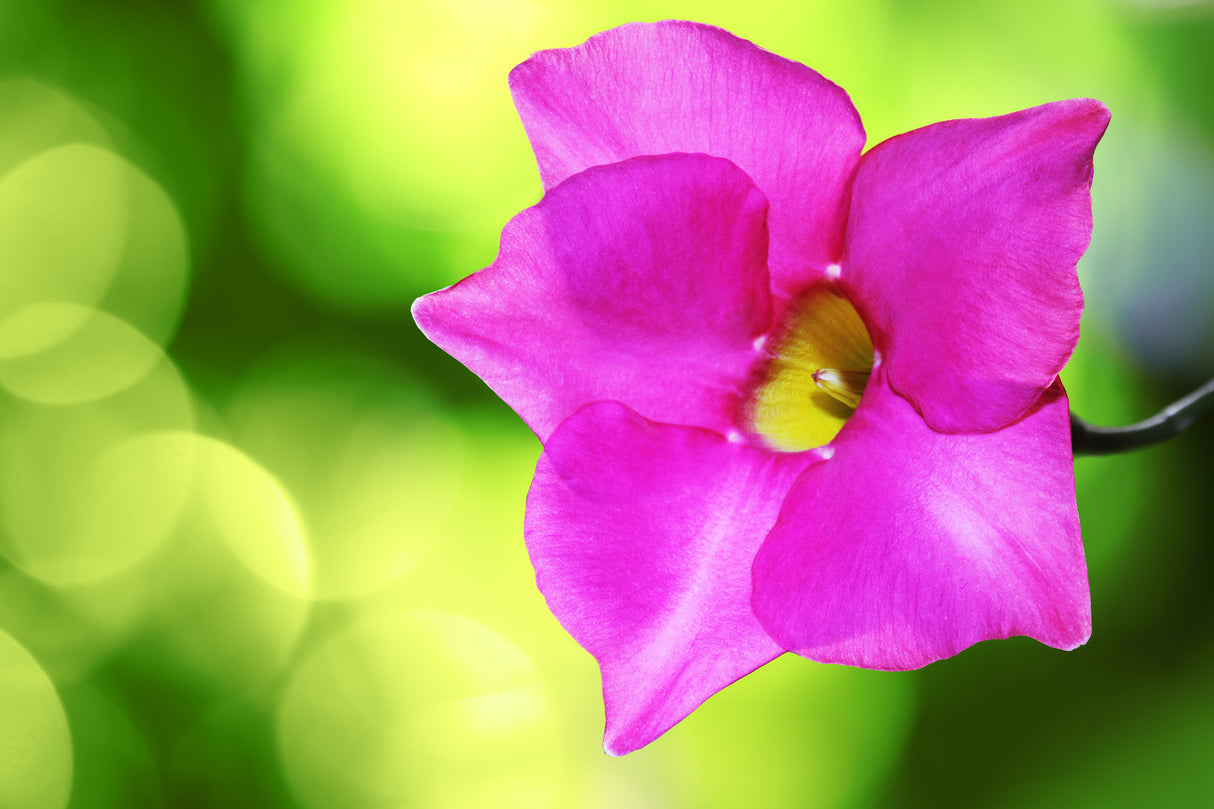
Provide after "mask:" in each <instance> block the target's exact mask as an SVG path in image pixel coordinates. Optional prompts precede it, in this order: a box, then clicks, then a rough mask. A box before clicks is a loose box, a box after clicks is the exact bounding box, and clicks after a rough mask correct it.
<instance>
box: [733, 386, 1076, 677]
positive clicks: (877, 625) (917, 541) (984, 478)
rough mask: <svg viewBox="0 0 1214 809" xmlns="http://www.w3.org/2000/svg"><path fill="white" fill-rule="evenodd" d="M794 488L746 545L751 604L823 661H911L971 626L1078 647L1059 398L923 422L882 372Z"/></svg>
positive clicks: (778, 631) (1063, 410)
mask: <svg viewBox="0 0 1214 809" xmlns="http://www.w3.org/2000/svg"><path fill="white" fill-rule="evenodd" d="M879 382H880V383H881V384H880V385H879V386H878V389H877V390H876V391H874V392H873V393H872V394H871V395H870V396H866V398H865V400H864V402H863V403H862V404H861V405H860V409H859V410H857V411H856V414H855V416H853V417H852V420H851V421H849V422H848V423H847V425H846V426H845V427H844V428H843V432H841V433H840V434H839V437H838V438H837V439H836V440H835V444H834V446H835V455H834V457H833V458H831V459H830V460H829V461H826V462H825V463H821V464H818V465H816V466H814V467H812V468H810V469H808V470H806V472H805V473H804V474H803V475H802V476H801V478H800V480H798V481H797V483H796V485H795V486H794V487H793V488H792V491H791V492H789V495H788V498H787V500H786V501H785V504H784V508H783V510H782V511H781V512H780V520H779V522H778V523H777V525H776V527H775V528H774V529H773V530H772V532H771V535H770V536H769V537H768V539H767V541H766V542H765V543H764V544H763V547H762V549H761V550H760V551H759V553H758V555H757V557H756V558H755V564H754V597H753V604H754V608H755V613H756V615H758V617H759V620H760V621H762V622H763V626H764V627H766V628H767V630H768V632H770V633H771V636H772V637H773V638H775V640H776V641H777V642H778V643H780V644H782V645H783V646H784V648H786V649H788V650H790V651H794V652H796V653H798V654H800V655H804V656H805V657H808V658H811V659H813V660H818V661H821V662H825V663H846V664H848V665H852V666H863V667H865V668H876V669H913V668H918V667H920V666H924V665H927V664H928V663H931V662H932V661H934V660H939V659H940V658H944V657H948V656H950V655H954V654H956V653H958V652H960V651H961V650H962V649H964V648H966V647H967V646H970V645H971V644H974V643H976V642H978V641H980V640H986V639H989V638H1006V637H1009V636H1012V635H1028V636H1030V637H1033V638H1036V639H1037V640H1039V641H1041V642H1042V643H1045V644H1048V645H1050V646H1054V647H1057V648H1060V649H1073V648H1075V647H1076V646H1079V645H1080V644H1082V643H1084V642H1085V641H1086V640H1087V639H1088V636H1089V635H1090V634H1091V609H1090V603H1089V596H1088V583H1087V572H1086V569H1085V565H1084V558H1083V545H1082V543H1081V541H1080V536H1079V517H1078V514H1077V512H1076V509H1075V478H1074V470H1073V461H1072V457H1071V450H1070V447H1071V444H1070V425H1069V416H1068V410H1067V399H1066V395H1065V393H1063V391H1062V386H1061V385H1059V384H1057V383H1055V386H1054V387H1052V388H1050V390H1048V391H1047V392H1046V393H1045V394H1043V395H1042V397H1041V399H1040V400H1039V402H1038V403H1037V405H1036V407H1034V409H1033V410H1032V411H1031V412H1030V413H1029V414H1028V415H1026V416H1025V417H1024V418H1023V419H1022V420H1020V421H1018V422H1016V423H1015V424H1012V425H1010V426H1008V427H1007V428H1005V429H1003V430H1000V431H998V432H995V433H985V434H978V435H949V434H944V433H938V432H935V431H933V430H931V429H929V428H928V426H927V425H926V424H924V423H923V420H922V419H921V418H920V417H919V416H918V415H917V414H916V413H915V411H914V410H913V409H912V408H911V406H910V404H909V403H907V402H906V401H905V400H904V399H902V398H901V397H899V396H897V395H896V394H894V393H893V392H892V391H890V390H889V389H888V388H887V387H885V385H884V381H883V380H878V379H876V378H874V380H873V382H872V383H870V385H869V388H870V390H871V389H872V388H873V387H874V385H878V383H879Z"/></svg>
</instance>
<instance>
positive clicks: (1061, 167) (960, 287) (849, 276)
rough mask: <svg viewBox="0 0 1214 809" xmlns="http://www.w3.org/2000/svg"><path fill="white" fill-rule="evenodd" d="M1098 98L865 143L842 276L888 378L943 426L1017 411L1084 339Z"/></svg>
mask: <svg viewBox="0 0 1214 809" xmlns="http://www.w3.org/2000/svg"><path fill="white" fill-rule="evenodd" d="M1108 121H1109V113H1108V110H1106V109H1105V107H1104V105H1102V104H1100V103H1099V102H1098V101H1091V100H1084V99H1081V100H1076V101H1060V102H1058V103H1055V104H1047V105H1045V106H1042V107H1035V108H1033V109H1029V110H1024V111H1022V112H1017V113H1013V114H1011V115H1004V116H1002V117H999V118H987V119H976V120H964V121H945V122H944V123H940V124H935V125H933V126H928V127H924V128H923V129H918V130H915V131H914V132H909V133H907V134H905V135H900V136H898V137H896V138H892V139H890V140H888V141H885V142H884V143H882V144H880V145H879V146H877V147H876V148H874V149H873V150H872V151H870V152H868V153H867V154H866V155H865V156H864V158H863V160H861V163H860V169H859V171H858V173H857V175H856V181H855V186H854V188H853V196H852V209H851V217H850V220H849V222H848V230H847V248H846V254H845V258H844V261H843V282H844V284H845V285H847V288H848V289H849V290H850V291H851V293H852V295H853V297H854V298H856V299H857V300H858V301H859V303H860V306H861V308H862V309H864V310H865V316H866V318H867V319H868V321H869V328H870V330H872V331H874V332H875V335H874V338H875V341H876V343H877V346H878V348H879V349H880V350H881V351H882V352H883V355H884V357H885V360H886V362H887V370H888V373H889V382H890V385H891V386H892V387H893V388H894V390H896V391H898V392H899V393H901V394H902V395H904V396H906V397H907V398H909V399H910V400H911V401H912V402H913V403H914V404H915V407H916V408H917V409H918V410H919V411H920V413H922V414H923V418H924V419H926V420H927V423H928V424H930V425H931V426H932V427H934V428H935V429H937V430H944V431H947V432H972V431H984V430H993V429H997V428H999V427H1002V426H1003V425H1005V424H1008V423H1010V422H1011V421H1013V420H1015V419H1016V418H1018V417H1019V416H1020V415H1021V414H1023V413H1024V412H1025V411H1026V410H1027V409H1028V408H1029V407H1030V406H1032V404H1033V402H1035V401H1036V400H1037V397H1038V396H1039V395H1040V394H1041V391H1042V390H1044V389H1045V388H1046V387H1047V386H1048V385H1049V384H1050V382H1052V381H1053V379H1054V377H1055V376H1056V375H1057V374H1058V372H1059V370H1061V368H1062V366H1063V365H1064V364H1065V363H1066V361H1067V359H1068V358H1069V357H1070V355H1071V351H1072V350H1073V349H1074V347H1075V342H1076V340H1078V339H1079V315H1080V313H1081V312H1082V310H1083V295H1082V293H1081V292H1080V290H1079V281H1078V279H1077V277H1076V274H1075V264H1076V263H1077V262H1078V261H1079V257H1080V256H1081V255H1083V251H1084V250H1085V249H1087V245H1088V240H1089V238H1090V236H1091V231H1092V213H1091V210H1092V206H1091V196H1090V193H1089V188H1090V186H1091V181H1092V152H1093V150H1094V149H1095V148H1096V143H1097V141H1099V140H1100V136H1101V135H1102V134H1103V133H1104V129H1105V127H1106V126H1107V125H1108Z"/></svg>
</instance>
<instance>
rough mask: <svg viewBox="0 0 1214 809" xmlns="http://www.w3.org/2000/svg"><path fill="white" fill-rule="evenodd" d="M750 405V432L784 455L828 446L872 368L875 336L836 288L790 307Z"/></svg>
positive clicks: (823, 288)
mask: <svg viewBox="0 0 1214 809" xmlns="http://www.w3.org/2000/svg"><path fill="white" fill-rule="evenodd" d="M767 349H768V352H769V353H770V355H771V356H770V359H769V361H768V363H767V365H766V367H765V368H764V371H763V374H762V377H761V379H760V381H759V384H758V386H757V387H756V388H755V390H754V394H753V397H752V399H751V402H750V407H749V408H748V412H747V418H748V420H749V424H748V425H747V426H748V427H749V428H750V430H751V431H752V432H754V433H756V434H757V435H759V436H760V437H762V439H763V440H764V442H765V443H766V444H767V445H768V446H770V447H771V448H772V449H777V450H781V451H783V452H799V451H801V450H807V449H811V448H813V447H820V446H822V445H823V444H828V443H830V441H831V439H833V438H834V437H835V436H836V435H838V433H839V430H840V429H842V428H843V423H844V422H846V421H847V419H848V418H849V417H850V416H851V414H852V413H854V412H855V410H856V407H857V406H858V405H859V404H860V398H861V396H863V395H864V387H865V385H867V384H868V377H869V374H871V373H872V369H873V341H872V339H871V338H870V337H869V336H868V330H867V329H866V328H864V322H863V321H862V320H861V319H860V315H859V314H858V313H857V312H856V310H855V307H853V306H852V305H851V303H850V302H849V301H848V300H847V298H844V297H843V296H842V295H840V294H839V293H838V292H837V291H836V290H835V289H834V288H833V287H830V286H825V285H824V286H819V287H815V288H813V289H811V290H810V291H809V292H808V293H806V294H805V295H804V296H803V297H802V298H801V299H800V300H798V301H797V302H796V303H795V304H794V305H793V306H792V307H791V309H790V311H789V315H788V318H787V321H786V323H785V327H784V330H783V332H782V333H780V334H777V335H776V340H775V342H774V344H773V345H771V346H768V347H767Z"/></svg>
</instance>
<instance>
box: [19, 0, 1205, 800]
mask: <svg viewBox="0 0 1214 809" xmlns="http://www.w3.org/2000/svg"><path fill="white" fill-rule="evenodd" d="M665 17H687V18H692V19H697V20H700V21H703V22H710V23H715V24H717V25H721V26H723V27H725V28H728V29H730V30H732V31H733V32H735V33H737V34H739V35H741V36H744V37H746V38H748V39H751V40H753V41H755V42H756V43H758V44H759V45H761V46H764V47H766V48H768V49H770V50H773V51H775V52H777V53H780V54H782V55H784V56H787V57H790V58H793V59H797V60H799V61H802V62H804V63H806V64H808V65H810V66H811V67H813V68H815V69H817V70H818V71H820V72H822V73H823V74H825V75H826V76H827V77H829V78H831V79H832V80H834V81H836V82H837V83H839V84H840V85H841V86H843V87H844V88H845V89H847V90H848V91H849V92H850V93H851V95H852V98H853V100H854V102H855V104H856V106H857V108H858V109H859V111H860V113H861V115H862V117H863V118H864V121H865V125H866V128H867V130H868V133H869V143H870V144H873V143H877V142H879V141H880V140H882V139H884V138H886V137H888V136H890V135H893V134H896V133H898V132H902V131H906V130H908V129H912V128H915V127H918V126H922V125H924V124H927V123H930V122H933V121H936V120H941V119H946V118H958V117H973V116H986V115H995V114H1001V113H1005V112H1010V111H1012V110H1016V109H1020V108H1023V107H1028V106H1033V105H1036V104H1039V103H1043V102H1046V101H1052V100H1055V99H1060V98H1067V97H1075V96H1093V97H1096V98H1099V99H1101V100H1103V101H1104V102H1106V103H1107V104H1108V106H1109V107H1110V108H1111V110H1112V113H1113V120H1112V125H1111V127H1110V129H1109V131H1108V135H1107V136H1106V138H1105V140H1104V142H1103V143H1102V144H1101V146H1100V148H1099V150H1098V152H1097V155H1096V174H1095V185H1094V188H1093V197H1094V207H1095V217H1096V225H1095V236H1094V240H1093V246H1092V248H1091V250H1090V252H1089V254H1088V255H1087V256H1086V257H1085V259H1084V261H1083V262H1082V264H1081V266H1080V271H1081V277H1082V281H1083V283H1084V287H1085V291H1086V293H1087V302H1088V307H1087V310H1086V313H1085V316H1084V322H1083V327H1084V336H1083V339H1082V341H1081V343H1080V348H1079V351H1078V352H1077V353H1076V355H1075V358H1074V360H1073V361H1072V363H1071V364H1070V365H1069V366H1068V367H1067V369H1066V371H1065V372H1064V374H1063V379H1064V381H1065V382H1066V383H1067V385H1068V388H1069V391H1070V394H1071V397H1072V405H1073V407H1074V409H1075V410H1076V411H1077V412H1079V413H1081V414H1083V415H1084V416H1085V417H1086V418H1088V419H1089V420H1092V421H1095V422H1097V423H1125V422H1128V421H1132V420H1135V419H1137V418H1141V417H1144V416H1146V415H1148V414H1149V413H1151V412H1153V411H1154V410H1156V409H1157V408H1158V407H1160V406H1161V405H1162V404H1164V403H1165V402H1167V401H1169V400H1170V399H1172V398H1175V397H1176V396H1178V395H1180V394H1182V393H1184V392H1185V391H1187V390H1188V389H1189V388H1191V387H1195V386H1196V385H1197V384H1199V383H1200V382H1201V381H1202V380H1203V379H1204V378H1206V377H1208V376H1210V375H1211V374H1214V318H1211V316H1210V315H1211V308H1212V306H1211V304H1212V303H1214V227H1212V225H1214V93H1211V91H1210V77H1211V76H1212V75H1214V5H1212V4H1210V3H1199V2H1191V3H1184V2H1176V1H1175V0H1173V2H1151V1H1150V0H1135V1H1134V2H1129V0H1123V1H1116V0H1064V1H1059V0H1050V1H1046V0H1040V1H1038V0H1030V1H1028V2H1024V1H1022V2H1016V3H967V2H953V0H915V1H913V2H894V0H863V1H860V0H857V1H855V2H848V3H826V2H819V3H796V2H788V3H772V2H768V3H747V4H742V3H725V2H703V1H701V2H696V3H691V2H667V3H658V2H654V3H645V2H603V3H593V4H592V3H573V2H553V1H549V0H516V1H515V2H494V1H492V0H465V1H463V2H420V0H419V1H418V2H407V1H402V2H390V1H389V0H349V1H348V2H346V1H343V0H212V2H206V1H205V0H197V1H196V2H153V0H125V1H124V2H117V1H116V0H115V1H113V2H97V0H89V1H88V2H84V1H83V0H80V1H73V2H66V1H65V0H4V2H3V4H0V807H4V809H63V807H65V806H71V807H74V808H77V809H84V807H89V809H93V808H96V809H102V808H103V807H122V808H123V809H129V808H130V809H138V808H139V807H195V806H197V807H212V806H214V807H246V806H247V807H269V808H272V807H301V808H302V809H322V808H324V807H334V808H335V809H363V808H364V807H366V808H367V809H379V808H380V807H558V808H559V807H603V808H607V807H610V808H612V809H614V807H641V808H642V809H643V808H644V807H742V806H764V807H766V806H772V807H866V806H881V807H886V806H888V807H940V806H964V807H971V806H992V807H1053V806H1058V807H1063V806H1065V807H1083V806H1093V807H1110V806H1132V807H1139V806H1169V807H1172V806H1174V807H1191V806H1198V805H1206V804H1210V803H1214V679H1212V676H1211V675H1212V674H1214V621H1212V620H1211V619H1212V618H1214V599H1212V598H1211V596H1210V593H1211V588H1210V585H1209V583H1208V581H1209V578H1210V575H1211V572H1212V571H1214V542H1212V541H1211V538H1210V534H1211V530H1210V527H1209V526H1210V524H1211V522H1212V521H1211V519H1210V516H1209V515H1210V508H1211V497H1210V492H1211V490H1212V486H1211V483H1212V471H1211V470H1212V469H1214V460H1212V454H1211V451H1210V450H1211V447H1212V446H1214V429H1212V425H1211V424H1208V423H1207V424H1201V425H1199V426H1197V427H1196V428H1194V429H1193V430H1192V432H1191V433H1189V434H1187V435H1186V436H1185V437H1184V438H1182V439H1180V440H1178V441H1175V442H1173V443H1172V444H1170V445H1167V446H1164V447H1161V448H1157V449H1152V450H1149V451H1144V452H1141V453H1138V454H1134V455H1129V456H1119V457H1112V458H1105V459H1088V458H1085V459H1081V460H1080V461H1079V462H1078V463H1077V464H1076V475H1077V478H1078V492H1079V510H1080V514H1081V517H1082V521H1083V526H1084V535H1085V544H1086V547H1087V553H1088V559H1089V564H1090V570H1091V586H1092V602H1093V612H1094V624H1095V632H1094V634H1093V637H1092V640H1091V642H1090V643H1089V644H1088V645H1087V646H1085V647H1083V648H1082V649H1080V650H1078V651H1075V652H1072V653H1063V652H1058V651H1055V650H1052V649H1048V648H1046V647H1043V646H1041V645H1039V644H1037V643H1035V642H1033V641H1029V640H1026V639H1022V638H1019V639H1013V640H1010V641H1004V642H994V643H984V644H980V645H978V646H977V647H975V648H973V649H970V650H968V651H966V652H965V653H963V654H961V655H960V656H959V657H957V658H954V659H952V660H947V661H943V662H940V663H937V664H934V665H932V666H929V667H928V668H926V669H923V670H921V671H917V672H913V673H907V674H884V673H874V672H867V671H859V670H853V669H846V668H840V667H827V666H820V665H817V664H813V663H809V662H807V661H804V660H800V659H798V658H793V657H791V656H786V657H785V658H782V659H781V660H779V661H777V662H776V663H775V664H773V665H770V666H768V667H766V668H765V669H763V670H761V671H760V672H758V673H756V674H754V675H752V676H750V677H747V678H745V679H744V680H743V681H741V682H739V683H738V684H735V685H733V686H731V687H729V688H728V689H726V690H725V691H724V692H722V693H721V694H720V695H719V696H717V697H714V698H713V699H712V700H710V701H709V703H707V704H706V705H705V706H704V707H703V708H702V709H701V710H700V711H698V712H697V713H696V714H694V715H693V716H692V717H691V718H690V719H688V720H687V721H686V722H684V723H683V724H681V725H680V726H678V727H676V728H675V729H674V730H673V731H672V732H670V733H669V734H668V735H667V736H666V737H664V738H662V739H661V740H659V741H658V742H656V743H654V744H653V745H651V746H650V747H649V748H646V749H644V750H642V751H640V752H638V753H636V754H633V755H630V756H628V757H625V758H622V759H610V758H608V757H606V756H605V755H604V754H603V753H602V751H601V749H600V746H599V745H600V731H601V723H602V714H601V710H602V709H601V704H600V701H599V696H598V689H599V685H598V679H597V672H596V670H595V667H594V664H593V661H592V660H591V659H590V657H589V656H588V655H586V654H585V653H584V652H582V651H581V650H580V649H579V648H578V647H577V645H576V644H575V643H574V642H573V641H572V640H571V639H569V638H568V637H567V636H565V635H564V633H563V632H562V631H561V630H560V628H559V627H558V626H557V624H556V622H555V620H554V619H553V618H552V617H551V616H550V615H549V614H548V612H547V611H546V609H545V607H544V604H543V601H542V599H541V597H540V596H539V594H538V593H537V592H536V590H535V588H534V583H533V575H532V573H531V570H530V567H529V565H528V562H527V559H526V555H525V552H524V549H523V544H522V536H521V534H522V514H523V500H524V495H525V492H526V488H527V485H528V482H529V479H530V474H531V470H532V468H533V465H534V462H535V459H536V457H537V455H538V451H539V447H538V444H537V442H536V441H535V439H534V438H533V437H532V436H531V434H530V433H529V432H528V431H527V430H526V428H525V427H524V426H523V425H522V424H521V422H519V421H518V419H517V418H516V417H514V415H513V414H512V413H511V412H510V411H509V410H508V408H506V407H505V406H504V405H503V404H501V403H500V402H499V401H498V400H497V399H496V398H495V397H494V396H493V395H492V394H491V393H490V392H489V391H488V390H487V389H486V388H485V387H484V386H482V385H481V384H480V383H479V382H478V381H477V380H476V379H475V378H474V377H472V376H471V375H470V374H469V373H468V372H467V371H465V370H464V369H463V368H462V367H461V366H459V365H458V364H457V363H456V362H454V361H453V360H451V359H450V358H448V357H447V356H445V355H443V354H442V353H441V352H439V351H438V350H437V349H435V348H433V347H432V346H430V345H429V344H428V343H427V342H426V341H425V340H424V339H423V338H422V337H421V335H420V334H419V333H418V332H417V330H416V328H415V327H414V325H413V322H412V319H411V318H410V316H409V305H410V303H411V301H412V300H413V299H414V298H415V297H417V296H418V295H420V294H423V293H425V292H428V291H431V290H433V289H436V288H438V287H441V286H444V285H446V284H450V283H453V282H454V281H456V280H458V279H459V278H461V277H463V276H465V275H467V274H468V273H470V272H472V271H474V270H476V269H478V268H480V267H482V266H484V265H486V264H488V263H489V262H490V261H491V260H492V259H493V256H494V254H495V252H496V243H497V237H498V234H499V233H500V229H501V227H502V225H503V224H504V223H505V222H506V221H507V219H508V218H509V217H510V216H512V215H513V214H514V213H516V212H517V211H518V210H520V209H522V208H524V207H526V206H528V205H531V204H533V203H534V202H535V201H536V200H537V199H538V197H539V193H540V188H539V181H538V177H537V175H536V171H535V166H534V162H533V159H532V157H531V155H530V151H529V148H528V145H527V142H526V139H525V138H524V135H523V131H522V128H521V126H520V125H519V123H518V121H517V119H516V117H515V115H514V112H513V109H512V107H511V103H510V98H509V94H508V92H507V88H506V74H507V72H508V70H509V69H510V68H511V67H512V66H513V65H514V64H516V63H518V62H520V61H522V60H523V59H525V58H526V57H527V55H528V54H529V53H531V52H532V51H535V50H537V49H541V48H550V47H561V46H568V45H573V44H576V43H578V42H581V41H582V40H584V39H585V38H586V37H587V36H589V35H590V34H592V33H594V32H596V31H599V30H602V29H605V28H608V27H611V26H613V25H616V24H619V23H622V22H626V21H629V20H655V19H661V18H665Z"/></svg>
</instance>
